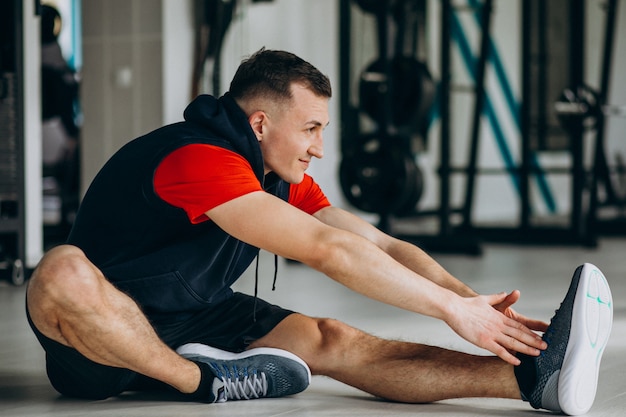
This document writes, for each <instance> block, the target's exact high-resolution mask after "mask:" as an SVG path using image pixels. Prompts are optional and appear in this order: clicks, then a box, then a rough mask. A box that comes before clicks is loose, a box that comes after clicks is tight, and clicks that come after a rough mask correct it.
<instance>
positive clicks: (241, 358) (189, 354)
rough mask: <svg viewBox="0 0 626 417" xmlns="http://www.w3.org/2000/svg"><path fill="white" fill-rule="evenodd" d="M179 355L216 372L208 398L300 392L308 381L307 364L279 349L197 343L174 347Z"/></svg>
mask: <svg viewBox="0 0 626 417" xmlns="http://www.w3.org/2000/svg"><path fill="white" fill-rule="evenodd" d="M176 352H177V353H178V354H179V355H181V356H182V357H184V358H186V359H189V360H193V361H196V362H204V363H206V364H208V365H210V367H211V370H212V371H213V373H214V374H215V380H213V387H212V391H213V397H214V398H213V399H210V400H212V401H210V402H225V401H233V400H252V399H255V398H270V397H283V396H285V395H293V394H297V393H299V392H302V391H304V390H305V389H306V387H308V386H309V384H310V383H311V371H310V370H309V367H308V366H307V364H306V363H305V362H304V361H303V360H302V359H300V358H299V357H297V356H296V355H294V354H293V353H290V352H287V351H285V350H281V349H273V348H256V349H250V350H247V351H245V352H242V353H231V352H226V351H223V350H220V349H216V348H213V347H210V346H207V345H203V344H200V343H189V344H186V345H183V346H181V347H179V348H178V349H176Z"/></svg>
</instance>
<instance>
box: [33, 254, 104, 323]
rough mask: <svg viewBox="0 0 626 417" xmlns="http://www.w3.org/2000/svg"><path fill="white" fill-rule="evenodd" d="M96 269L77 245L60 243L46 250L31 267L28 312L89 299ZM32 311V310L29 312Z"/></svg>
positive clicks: (87, 301) (95, 281)
mask: <svg viewBox="0 0 626 417" xmlns="http://www.w3.org/2000/svg"><path fill="white" fill-rule="evenodd" d="M97 287H98V274H97V269H95V267H94V266H93V264H91V262H90V261H89V260H88V259H87V257H86V256H85V254H84V253H83V252H82V251H81V250H80V249H79V248H77V247H75V246H70V245H62V246H58V247H55V248H53V249H51V250H50V251H48V252H47V253H46V254H45V255H44V257H43V258H42V259H41V261H40V262H39V265H37V268H35V271H34V272H33V274H32V277H31V280H30V282H29V286H28V292H27V301H28V308H29V311H30V312H31V314H32V315H34V316H36V315H37V311H38V310H48V309H50V308H54V307H56V306H59V305H63V304H80V303H82V302H84V303H89V302H90V299H91V302H93V300H92V297H90V294H91V293H93V292H94V291H97ZM33 313H34V314H33Z"/></svg>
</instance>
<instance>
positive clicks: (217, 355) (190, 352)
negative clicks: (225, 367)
mask: <svg viewBox="0 0 626 417" xmlns="http://www.w3.org/2000/svg"><path fill="white" fill-rule="evenodd" d="M176 353H178V354H179V355H181V356H183V357H194V356H204V357H207V358H213V359H218V360H226V361H230V360H237V359H245V358H249V357H250V356H257V355H270V356H279V357H283V358H287V359H291V360H292V361H295V362H297V363H299V364H300V365H302V366H303V367H304V369H306V372H307V375H308V378H309V379H308V383H309V384H310V383H311V370H310V369H309V366H308V365H307V364H306V362H304V361H303V360H302V359H300V358H299V357H298V356H296V355H294V354H293V353H291V352H288V351H286V350H282V349H275V348H254V349H250V350H246V351H244V352H241V353H232V352H226V351H223V350H220V349H216V348H213V347H211V346H207V345H203V344H201V343H188V344H186V345H182V346H181V347H179V348H178V349H176Z"/></svg>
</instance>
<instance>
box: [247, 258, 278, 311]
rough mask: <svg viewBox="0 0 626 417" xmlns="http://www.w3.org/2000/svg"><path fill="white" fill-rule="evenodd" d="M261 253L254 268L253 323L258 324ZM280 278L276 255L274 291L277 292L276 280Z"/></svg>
mask: <svg viewBox="0 0 626 417" xmlns="http://www.w3.org/2000/svg"><path fill="white" fill-rule="evenodd" d="M260 255H261V252H259V253H258V254H257V255H256V264H255V266H254V307H253V309H254V310H253V311H252V321H254V322H255V323H256V304H257V300H258V298H259V297H258V295H259V258H260V257H261V256H260ZM277 278H278V255H274V280H273V281H272V291H276V279H277Z"/></svg>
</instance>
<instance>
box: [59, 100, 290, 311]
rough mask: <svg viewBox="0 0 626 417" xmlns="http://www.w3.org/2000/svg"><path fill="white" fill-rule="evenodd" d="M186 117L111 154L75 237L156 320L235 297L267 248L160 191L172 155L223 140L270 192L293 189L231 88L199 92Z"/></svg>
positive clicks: (93, 185) (82, 210) (88, 197)
mask: <svg viewBox="0 0 626 417" xmlns="http://www.w3.org/2000/svg"><path fill="white" fill-rule="evenodd" d="M184 119H185V121H183V122H180V123H175V124H172V125H168V126H165V127H162V128H160V129H158V130H155V131H153V132H151V133H148V134H147V135H145V136H142V137H139V138H137V139H135V140H133V141H131V142H129V143H128V144H126V145H125V146H124V147H122V148H121V149H120V150H119V151H118V152H117V153H115V155H113V156H112V157H111V159H109V161H107V163H106V164H105V165H104V167H103V168H102V169H101V170H100V172H99V173H98V174H97V176H96V177H95V179H94V180H93V182H92V183H91V185H90V187H89V189H88V190H87V193H86V194H85V197H84V199H83V201H82V202H81V205H80V208H79V210H78V214H77V216H76V221H75V223H74V226H73V228H72V231H71V232H70V235H69V238H68V243H69V244H72V245H76V246H78V247H79V248H81V249H82V250H83V251H84V252H85V254H86V255H87V257H88V258H89V259H90V260H91V261H92V262H93V263H94V264H95V265H96V266H97V267H98V268H100V269H101V270H102V272H103V273H104V275H105V276H106V277H107V279H108V280H109V281H111V282H112V283H113V285H115V286H116V287H117V288H119V289H121V290H122V291H124V292H126V293H127V294H128V295H130V296H131V297H132V298H133V299H134V300H135V301H136V302H137V303H138V304H139V305H140V306H141V307H142V309H143V310H144V312H145V313H146V315H148V316H149V317H150V316H152V317H153V318H155V319H156V318H157V317H158V316H161V315H162V314H163V313H165V314H167V315H171V314H172V313H174V314H175V315H177V314H176V313H185V312H186V313H189V312H193V311H195V310H199V309H202V308H203V307H206V306H207V305H209V304H212V303H217V302H220V301H223V300H225V299H227V298H228V297H229V296H230V295H232V290H231V289H230V286H231V285H232V284H233V283H234V282H235V281H236V280H237V279H238V278H239V277H240V275H241V274H242V273H243V272H244V271H245V270H246V269H247V267H248V266H249V265H250V263H251V262H252V261H253V260H254V258H255V257H256V256H257V254H258V252H259V249H258V248H256V247H253V246H250V245H248V244H246V243H243V242H241V241H239V240H237V239H235V238H233V237H232V236H229V235H228V234H227V233H225V232H224V231H223V230H221V229H220V228H219V227H218V226H217V225H216V224H215V223H213V222H212V221H206V222H203V223H200V224H192V223H191V222H190V221H189V218H188V217H187V214H186V213H185V212H184V210H182V209H180V208H176V207H173V206H171V205H170V204H168V203H166V202H165V201H163V200H162V199H160V198H159V197H158V196H157V195H156V193H155V191H154V186H153V177H154V173H155V170H156V168H157V167H158V165H159V163H160V162H161V160H162V159H163V158H164V157H165V156H166V155H168V154H169V153H170V152H172V151H173V150H175V149H177V148H180V147H182V146H184V145H187V144H192V143H207V144H212V145H217V146H220V147H223V148H225V149H228V150H231V151H234V152H237V153H238V154H240V155H242V156H243V157H245V158H246V159H247V160H248V161H249V162H250V165H251V166H252V169H253V171H254V174H255V175H256V177H257V178H258V180H259V183H261V184H262V186H263V188H264V189H265V190H266V191H267V192H269V193H271V194H274V195H276V196H278V197H279V198H282V199H283V200H285V201H286V200H287V199H288V196H289V184H288V183H286V182H284V181H282V180H280V179H279V178H278V177H277V176H275V175H274V174H271V173H270V174H268V176H267V177H266V178H264V176H263V158H262V155H261V149H260V147H259V144H258V141H257V139H256V136H255V135H254V133H253V132H252V129H251V127H250V124H249V123H248V120H247V118H246V116H245V114H244V113H243V111H242V110H241V109H240V108H239V107H238V105H237V104H236V102H235V101H234V100H233V99H232V98H231V97H230V95H229V94H228V93H227V94H225V95H224V96H223V97H221V98H220V99H216V98H214V97H212V96H208V95H202V96H199V97H197V98H196V99H195V100H194V101H192V102H191V103H190V104H189V106H188V107H187V109H186V110H185V112H184Z"/></svg>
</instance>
